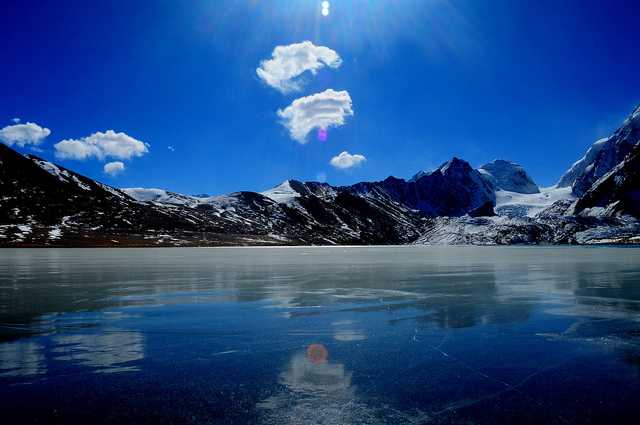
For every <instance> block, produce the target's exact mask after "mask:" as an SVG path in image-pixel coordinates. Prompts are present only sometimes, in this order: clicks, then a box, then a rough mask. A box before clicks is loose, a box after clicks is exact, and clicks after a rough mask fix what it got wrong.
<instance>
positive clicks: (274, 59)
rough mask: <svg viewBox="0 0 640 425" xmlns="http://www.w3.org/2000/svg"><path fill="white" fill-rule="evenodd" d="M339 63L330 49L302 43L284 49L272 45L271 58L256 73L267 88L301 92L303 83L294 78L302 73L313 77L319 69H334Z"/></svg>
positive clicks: (335, 54) (337, 57)
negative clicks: (326, 67)
mask: <svg viewBox="0 0 640 425" xmlns="http://www.w3.org/2000/svg"><path fill="white" fill-rule="evenodd" d="M341 63H342V60H341V59H340V56H339V55H338V53H336V52H335V51H333V50H331V49H330V48H328V47H324V46H316V45H314V44H313V43H312V42H310V41H303V42H302V43H295V44H289V45H288V46H276V48H275V49H273V53H271V59H268V60H263V61H262V62H260V67H259V68H258V69H256V73H257V74H258V77H260V79H262V81H264V82H265V83H267V84H268V85H270V86H271V87H273V88H275V89H276V90H279V91H281V92H282V93H288V92H291V91H299V90H301V89H302V86H303V84H302V82H301V81H300V79H299V78H298V77H299V76H300V75H302V74H303V73H304V72H305V71H310V72H311V73H312V74H315V73H316V72H317V70H318V69H320V68H323V67H325V66H328V67H330V68H338V67H339V66H340V64H341Z"/></svg>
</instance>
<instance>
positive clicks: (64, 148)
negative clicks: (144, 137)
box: [54, 130, 149, 160]
mask: <svg viewBox="0 0 640 425" xmlns="http://www.w3.org/2000/svg"><path fill="white" fill-rule="evenodd" d="M54 147H55V149H56V156H57V157H58V158H63V159H78V160H84V159H89V158H97V159H99V160H104V159H105V158H109V157H111V158H116V159H131V158H132V157H135V156H142V155H144V154H146V153H148V152H149V144H148V143H144V142H141V141H140V140H136V139H134V138H133V137H131V136H129V135H127V134H125V133H116V132H115V131H113V130H107V131H106V132H104V133H102V132H97V133H93V134H92V135H91V136H88V137H83V138H82V139H67V140H63V141H61V142H58V143H56V144H55V145H54Z"/></svg>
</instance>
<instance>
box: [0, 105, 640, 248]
mask: <svg viewBox="0 0 640 425" xmlns="http://www.w3.org/2000/svg"><path fill="white" fill-rule="evenodd" d="M639 128H640V108H639V109H636V110H635V111H634V113H633V114H632V115H631V116H630V117H629V118H628V119H627V120H625V122H624V123H623V125H622V126H621V127H620V129H618V130H617V131H616V132H615V133H614V134H613V135H612V136H611V137H609V138H607V139H604V140H603V141H599V142H596V144H595V145H594V146H592V147H591V148H590V149H589V150H588V151H587V154H586V155H585V156H584V158H582V159H581V160H579V161H577V162H576V163H575V164H574V165H573V166H572V167H571V169H570V170H569V171H567V173H565V175H564V176H563V177H562V178H561V179H560V183H559V184H558V185H557V186H554V187H551V188H539V187H538V186H537V185H536V184H535V182H534V181H533V179H532V178H531V177H530V176H529V175H528V174H527V172H526V171H525V170H524V169H523V168H522V167H521V166H520V165H518V164H515V163H513V162H509V161H504V160H495V161H492V162H491V163H489V164H485V165H483V166H482V167H480V168H479V169H474V168H473V167H471V165H470V164H469V163H467V162H466V161H464V160H461V159H458V158H453V159H451V160H450V161H447V162H446V163H444V164H442V165H441V166H440V167H438V168H437V169H435V170H432V171H422V172H420V173H418V174H416V175H415V176H414V177H413V178H411V179H410V180H404V179H399V178H395V177H389V178H387V179H385V180H382V181H378V182H362V183H357V184H354V185H352V186H340V187H337V186H331V185H329V184H326V183H317V182H306V183H305V182H300V181H296V180H287V181H285V182H283V183H281V184H280V185H277V186H276V187H274V188H273V189H270V190H267V191H264V192H262V193H256V192H236V193H231V194H227V195H223V196H206V195H200V196H191V195H184V194H178V193H173V192H169V191H166V190H162V189H145V188H132V189H122V190H119V189H115V188H113V187H110V186H107V185H104V184H102V183H99V182H96V181H94V180H92V179H89V178H87V177H84V176H82V175H79V174H77V173H74V172H73V171H71V170H68V169H66V168H64V167H61V166H59V165H55V164H53V163H51V162H48V161H45V160H43V159H41V158H38V157H36V156H32V155H27V156H23V155H21V154H19V153H18V152H16V151H14V150H13V149H11V148H9V147H7V146H4V145H1V144H0V246H218V245H274V244H277V245H282V244H294V245H295V244H408V243H419V244H560V243H580V244H589V243H640V224H639V221H638V220H639V219H640V177H639V176H638V173H639V170H640V153H639V150H640V147H639V146H640V145H638V140H639V136H640V130H639Z"/></svg>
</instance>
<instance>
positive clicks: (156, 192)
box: [120, 187, 200, 206]
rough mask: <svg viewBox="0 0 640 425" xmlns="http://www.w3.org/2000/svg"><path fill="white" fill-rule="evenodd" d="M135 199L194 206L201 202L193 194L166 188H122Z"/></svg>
mask: <svg viewBox="0 0 640 425" xmlns="http://www.w3.org/2000/svg"><path fill="white" fill-rule="evenodd" d="M120 190H121V191H123V192H124V193H126V194H127V195H129V196H130V197H132V198H133V199H135V200H136V201H139V202H155V203H159V204H170V205H182V206H194V205H197V204H198V203H199V201H200V200H199V199H198V198H196V197H193V196H188V195H181V194H179V193H174V192H169V191H166V190H164V189H154V188H149V189H147V188H142V187H132V188H125V189H120Z"/></svg>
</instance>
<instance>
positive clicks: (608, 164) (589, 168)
mask: <svg viewBox="0 0 640 425" xmlns="http://www.w3.org/2000/svg"><path fill="white" fill-rule="evenodd" d="M638 140H640V106H638V107H637V108H636V109H635V110H634V111H633V113H632V114H631V115H630V116H629V117H628V118H627V119H626V120H625V121H624V122H623V123H622V126H621V127H620V128H619V129H617V130H616V131H615V132H614V133H613V134H612V135H611V136H609V137H606V138H604V139H600V140H598V141H597V142H595V143H594V144H593V145H592V146H591V147H590V148H589V149H588V150H587V152H586V153H585V155H584V156H583V157H582V158H580V159H579V160H578V161H576V162H575V163H574V164H573V165H572V166H571V168H569V170H567V171H566V172H565V173H564V174H563V175H562V177H560V180H559V181H558V187H569V186H570V187H571V189H572V191H573V193H574V194H575V195H576V196H582V195H584V194H585V193H586V192H587V191H588V190H589V189H590V188H591V187H592V186H593V184H594V183H595V182H596V181H597V180H598V179H599V178H601V177H603V176H604V175H605V174H607V173H608V172H609V171H611V170H612V169H613V168H614V167H615V166H616V165H618V164H619V163H620V162H622V161H623V160H624V159H625V158H626V157H627V155H629V153H631V150H632V149H633V147H634V145H636V144H637V143H638Z"/></svg>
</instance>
